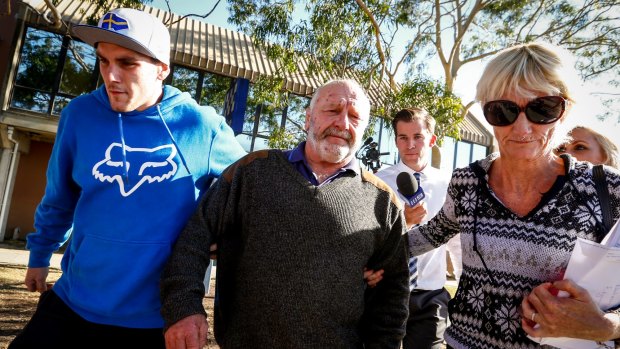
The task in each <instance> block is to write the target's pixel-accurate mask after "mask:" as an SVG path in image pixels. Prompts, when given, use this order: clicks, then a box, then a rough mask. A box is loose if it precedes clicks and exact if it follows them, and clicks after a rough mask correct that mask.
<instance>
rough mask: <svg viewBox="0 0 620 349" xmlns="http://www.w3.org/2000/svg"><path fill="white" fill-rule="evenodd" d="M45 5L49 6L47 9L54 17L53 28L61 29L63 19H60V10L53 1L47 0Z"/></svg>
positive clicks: (9, 0)
mask: <svg viewBox="0 0 620 349" xmlns="http://www.w3.org/2000/svg"><path fill="white" fill-rule="evenodd" d="M7 1H8V2H11V0H7ZM45 4H46V5H47V7H48V8H49V9H50V12H51V13H52V17H53V21H52V22H51V25H52V27H53V28H55V29H60V27H61V26H62V18H61V17H60V12H58V9H57V8H56V6H54V4H53V3H52V0H45Z"/></svg>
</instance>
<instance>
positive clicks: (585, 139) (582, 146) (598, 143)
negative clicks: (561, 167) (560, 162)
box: [555, 126, 620, 168]
mask: <svg viewBox="0 0 620 349" xmlns="http://www.w3.org/2000/svg"><path fill="white" fill-rule="evenodd" d="M568 138H569V139H568V141H567V142H566V143H564V144H562V145H560V146H559V147H558V148H556V150H555V152H556V154H558V155H559V154H564V153H567V154H570V155H572V156H574V157H575V159H577V160H579V161H587V162H589V163H592V164H594V165H599V164H601V165H607V166H611V167H614V168H620V167H619V166H620V160H619V159H618V147H617V146H616V145H615V144H614V142H612V141H611V140H610V139H609V138H607V137H605V136H603V135H602V134H600V133H598V132H596V131H594V130H593V129H591V128H589V127H585V126H575V127H573V128H572V129H571V130H570V131H569V132H568Z"/></svg>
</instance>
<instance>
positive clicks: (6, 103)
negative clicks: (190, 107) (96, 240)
mask: <svg viewBox="0 0 620 349" xmlns="http://www.w3.org/2000/svg"><path fill="white" fill-rule="evenodd" d="M6 1H7V3H8V4H9V5H10V14H8V13H5V12H0V23H2V25H0V78H1V79H2V80H1V83H2V85H1V86H2V87H1V89H0V139H1V148H0V202H1V204H2V206H1V208H0V241H2V240H4V239H11V238H18V239H23V238H24V237H25V235H26V234H27V233H29V232H32V231H33V230H34V228H33V220H34V219H33V217H34V211H35V208H36V205H37V204H38V203H39V201H40V200H41V197H42V196H43V193H44V188H45V182H46V180H45V172H46V168H47V163H48V160H49V157H50V154H51V149H52V146H53V142H54V137H55V135H56V131H57V127H58V118H59V115H60V111H61V110H62V108H63V107H64V106H65V105H66V104H67V103H68V102H69V101H70V100H71V99H72V98H74V97H76V96H78V95H80V94H82V93H87V92H90V91H92V90H93V89H95V88H96V87H97V86H99V85H100V84H101V83H102V80H101V78H100V76H99V72H98V62H97V58H96V55H95V51H94V49H93V48H92V47H90V46H88V45H86V44H85V43H83V42H81V41H79V40H77V39H75V38H72V37H71V34H70V33H71V26H72V25H74V24H83V23H85V22H86V18H87V17H88V16H89V15H90V14H91V13H92V12H93V10H94V6H93V5H92V4H90V3H88V2H84V1H81V0H61V1H59V2H58V4H57V8H58V10H59V12H60V14H61V16H62V21H63V24H62V25H61V26H60V28H54V27H53V26H52V25H51V23H50V20H49V18H51V16H50V12H49V9H48V8H47V6H46V5H45V3H44V1H43V0H6ZM144 10H145V11H147V12H149V13H151V14H153V15H155V16H156V17H158V18H160V19H161V20H162V21H163V22H164V23H172V24H171V25H170V26H169V28H170V33H171V40H172V42H171V46H170V48H171V70H172V73H171V74H170V77H169V78H168V81H166V83H169V84H172V85H174V86H177V87H179V88H180V89H182V90H184V91H187V92H189V93H190V94H191V95H192V96H193V97H194V98H195V99H196V100H197V101H198V102H199V103H200V104H207V105H211V106H213V107H215V108H216V110H218V111H219V112H220V113H222V114H223V115H225V116H226V117H227V120H228V121H229V123H231V126H232V127H233V129H235V132H236V133H237V138H238V140H239V142H240V143H241V144H242V145H243V146H244V148H245V149H246V150H247V151H252V150H258V149H263V148H266V147H267V142H266V140H267V139H268V138H269V132H271V131H270V130H272V129H273V122H274V121H273V120H277V123H278V125H279V126H280V127H283V128H285V129H293V128H298V127H299V126H300V125H299V124H298V123H296V122H295V120H299V119H300V118H303V109H304V107H305V105H306V104H307V102H308V99H309V98H310V97H311V96H312V93H313V92H314V90H315V89H316V88H317V87H318V86H320V85H321V84H322V83H323V82H325V81H328V80H330V79H331V78H333V77H331V76H327V75H325V74H321V73H319V74H316V75H309V74H304V73H303V72H304V71H305V69H304V67H306V66H307V62H306V61H305V60H304V58H300V60H299V62H297V64H298V66H299V71H300V73H296V74H294V75H291V76H287V77H286V79H285V81H284V86H285V88H286V90H287V91H288V92H289V94H288V99H287V100H288V104H287V106H286V107H284V108H280V109H275V108H268V106H265V105H260V104H258V103H256V102H255V101H254V100H253V98H252V96H253V90H252V87H253V83H254V82H256V81H257V79H258V78H259V77H260V76H273V74H274V71H275V70H276V69H277V68H276V65H275V64H274V63H273V62H272V61H271V60H269V59H268V58H267V55H266V54H265V53H264V52H262V51H261V50H260V49H259V48H257V47H255V46H254V45H253V44H252V40H251V39H250V38H249V37H248V36H247V35H244V34H242V33H238V32H234V31H231V30H228V29H224V28H220V27H217V26H214V25H212V24H208V23H205V22H202V21H199V20H194V19H191V18H182V17H180V16H178V15H175V14H171V13H168V12H167V11H163V10H160V9H156V8H152V7H148V6H145V7H144ZM3 11H4V9H3ZM351 78H354V77H351ZM386 88H387V85H382V84H379V83H376V82H375V83H374V84H373V85H372V86H371V87H370V88H369V89H368V93H369V97H370V99H371V103H373V104H377V103H380V102H381V96H382V95H383V92H382V91H385V89H386ZM85 113H87V112H85ZM266 113H270V118H268V119H267V118H266V117H264V116H265V115H266ZM261 116H263V117H261ZM85 117H87V114H86V115H85ZM374 127H375V128H376V130H375V134H376V135H377V136H376V143H377V149H378V150H379V149H380V152H381V153H389V154H385V155H381V161H382V162H383V163H385V164H392V163H394V162H395V161H397V160H398V159H397V158H396V154H397V151H396V148H395V146H394V138H393V134H391V132H390V131H389V124H385V121H384V120H381V119H380V120H378V122H376V123H375V126H374ZM492 143H493V137H492V135H491V134H490V133H489V132H488V131H487V130H486V129H485V128H484V126H482V125H481V124H480V123H479V122H478V121H477V120H475V118H474V117H473V116H471V115H468V116H467V118H466V120H465V122H464V123H463V124H462V126H461V140H459V141H455V140H451V139H447V140H446V141H445V142H444V145H443V147H442V149H441V151H440V150H439V149H437V150H436V152H435V156H434V159H433V162H434V166H436V167H439V166H441V167H446V168H448V169H453V168H454V167H458V166H461V165H463V164H465V165H466V164H468V163H469V162H470V161H472V159H473V160H475V159H477V158H480V157H482V156H484V155H486V154H487V153H488V152H489V149H490V147H491V146H492ZM439 154H442V155H443V156H439Z"/></svg>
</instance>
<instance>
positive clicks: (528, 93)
mask: <svg viewBox="0 0 620 349" xmlns="http://www.w3.org/2000/svg"><path fill="white" fill-rule="evenodd" d="M570 61H571V59H570V55H565V54H564V51H562V49H560V48H559V47H557V46H552V45H549V44H543V43H539V42H532V43H527V44H520V45H515V46H512V47H509V48H507V49H504V50H503V51H500V52H499V53H498V54H497V55H496V56H495V57H494V58H493V59H492V60H491V61H490V62H489V63H488V64H487V66H486V68H485V69H484V72H483V73H482V77H481V78H480V80H479V81H478V86H477V91H476V99H477V100H478V101H479V102H481V103H482V104H484V103H486V102H488V101H492V100H496V99H500V98H501V97H502V96H504V95H507V94H516V95H519V96H523V97H525V98H529V99H532V98H536V97H537V96H536V92H539V93H540V92H545V93H551V94H553V95H559V96H561V97H563V98H564V99H566V100H568V101H570V102H574V100H573V97H572V95H571V92H570V91H569V87H568V85H569V83H568V82H570V81H572V79H576V78H577V76H576V74H573V73H572V71H573V70H574V68H573V67H572V66H570V63H572V62H570Z"/></svg>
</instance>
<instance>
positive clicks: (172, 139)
mask: <svg viewBox="0 0 620 349" xmlns="http://www.w3.org/2000/svg"><path fill="white" fill-rule="evenodd" d="M156 106H157V114H158V115H159V119H161V122H162V123H163V124H164V127H165V128H166V131H168V136H170V140H171V141H172V144H174V147H175V148H177V152H178V153H179V157H180V158H181V162H182V163H183V166H184V167H185V170H186V171H187V173H188V174H189V175H190V176H191V174H192V172H191V171H190V170H189V167H188V166H187V163H186V162H185V157H184V156H183V153H182V152H181V148H179V146H178V144H177V141H176V139H174V136H173V135H172V132H170V128H169V127H168V124H166V120H164V116H163V115H162V113H161V109H160V108H159V104H157V105H156Z"/></svg>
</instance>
